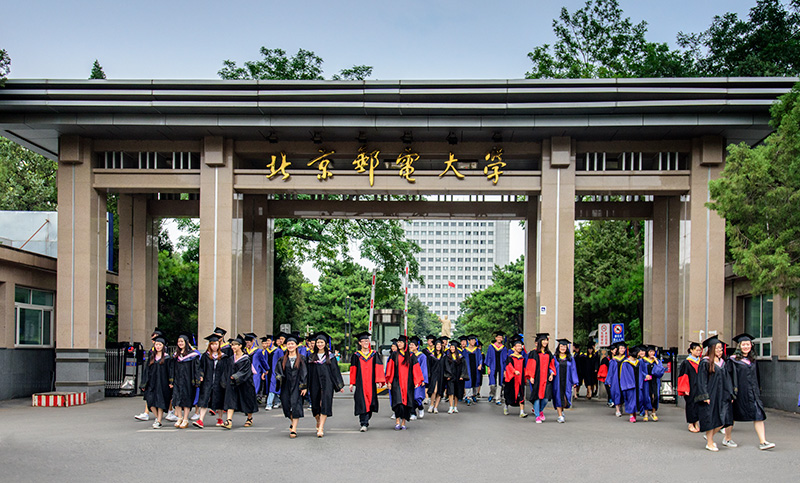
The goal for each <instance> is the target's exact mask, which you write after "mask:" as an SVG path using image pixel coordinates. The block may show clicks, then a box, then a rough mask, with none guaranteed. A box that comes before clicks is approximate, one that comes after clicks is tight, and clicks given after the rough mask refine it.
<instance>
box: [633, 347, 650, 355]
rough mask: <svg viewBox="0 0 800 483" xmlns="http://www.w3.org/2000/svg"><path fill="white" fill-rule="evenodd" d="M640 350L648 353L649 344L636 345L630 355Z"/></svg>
mask: <svg viewBox="0 0 800 483" xmlns="http://www.w3.org/2000/svg"><path fill="white" fill-rule="evenodd" d="M639 352H644V353H647V346H645V345H637V346H634V347H633V349H631V353H630V355H633V354H638V353H639Z"/></svg>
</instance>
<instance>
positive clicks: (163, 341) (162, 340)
mask: <svg viewBox="0 0 800 483" xmlns="http://www.w3.org/2000/svg"><path fill="white" fill-rule="evenodd" d="M156 342H161V343H162V344H164V345H167V340H166V339H165V338H164V336H163V335H157V336H155V337H154V338H153V343H154V344H155V343H156Z"/></svg>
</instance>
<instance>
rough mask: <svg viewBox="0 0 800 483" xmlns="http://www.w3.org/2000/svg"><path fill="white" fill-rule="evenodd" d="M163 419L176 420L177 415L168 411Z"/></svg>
mask: <svg viewBox="0 0 800 483" xmlns="http://www.w3.org/2000/svg"><path fill="white" fill-rule="evenodd" d="M164 419H166V420H167V421H177V420H178V416H175V413H174V412H172V411H170V412H168V413H167V415H166V416H164Z"/></svg>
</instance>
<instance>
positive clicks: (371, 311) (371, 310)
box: [369, 268, 377, 335]
mask: <svg viewBox="0 0 800 483" xmlns="http://www.w3.org/2000/svg"><path fill="white" fill-rule="evenodd" d="M376 271H377V269H375V268H373V269H372V294H371V295H370V297H369V335H372V319H373V314H374V313H375V272H376Z"/></svg>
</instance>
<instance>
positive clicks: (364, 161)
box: [353, 146, 380, 186]
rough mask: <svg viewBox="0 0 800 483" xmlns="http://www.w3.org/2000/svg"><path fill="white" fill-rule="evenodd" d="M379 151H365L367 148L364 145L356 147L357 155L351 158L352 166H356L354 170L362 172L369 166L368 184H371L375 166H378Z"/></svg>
mask: <svg viewBox="0 0 800 483" xmlns="http://www.w3.org/2000/svg"><path fill="white" fill-rule="evenodd" d="M379 154H380V151H377V150H376V151H372V152H371V153H367V148H365V147H364V146H362V147H360V148H358V156H356V159H355V160H353V166H355V167H356V172H358V173H363V172H364V171H366V170H367V168H369V185H370V186H372V185H373V182H374V179H375V168H377V167H378V164H379V163H380V161H379V160H378V155H379Z"/></svg>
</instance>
